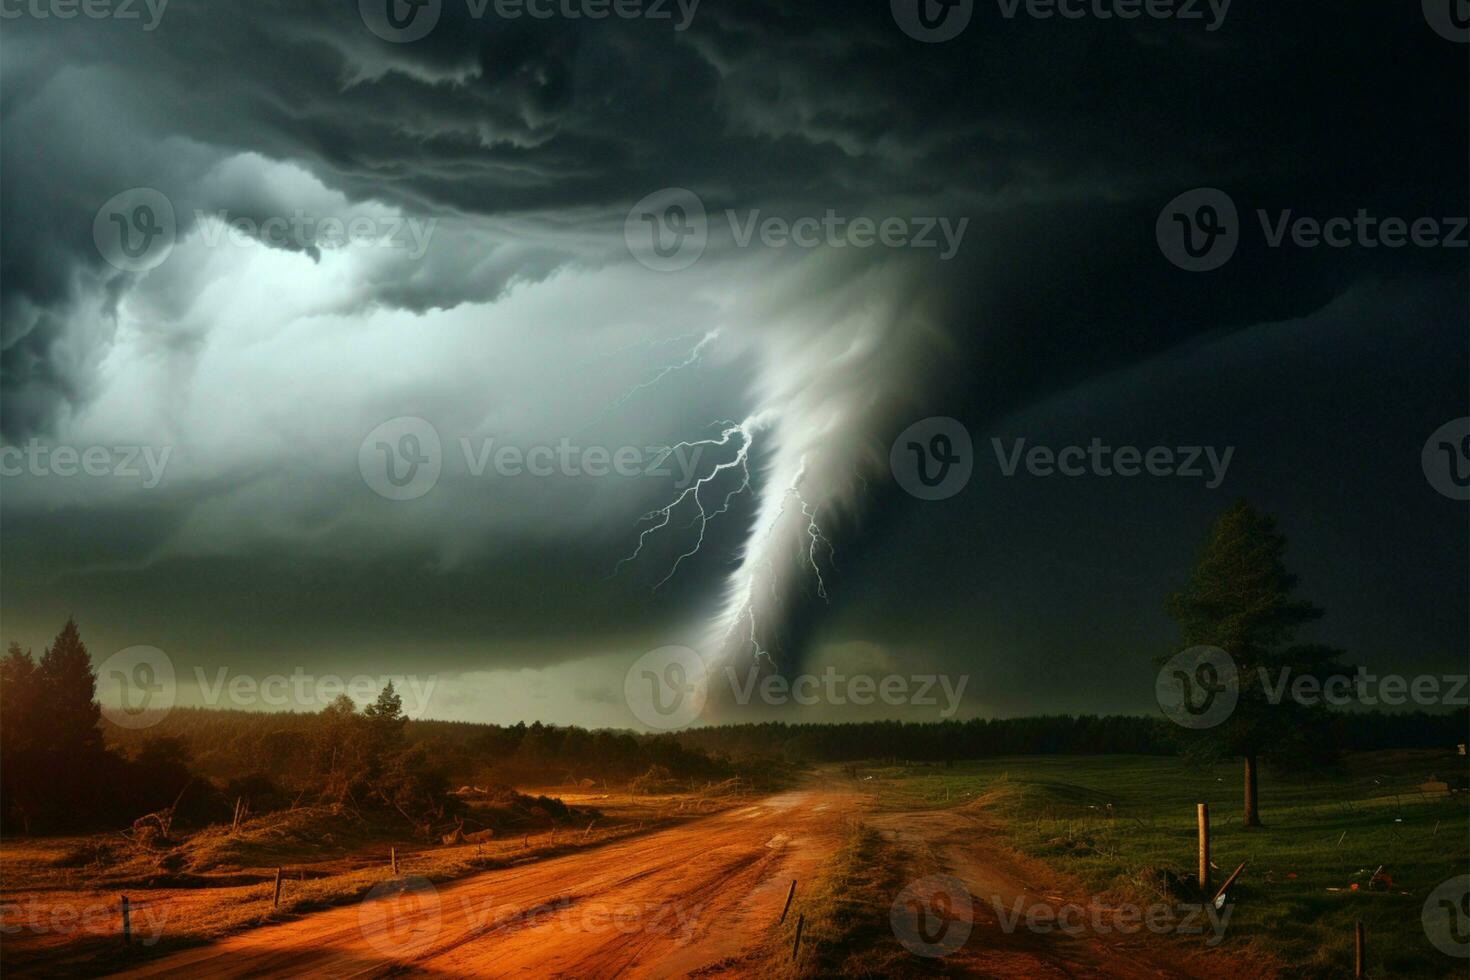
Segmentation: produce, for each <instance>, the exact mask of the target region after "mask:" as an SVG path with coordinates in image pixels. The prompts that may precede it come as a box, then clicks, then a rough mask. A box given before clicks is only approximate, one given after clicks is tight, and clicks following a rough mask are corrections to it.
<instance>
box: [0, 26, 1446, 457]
mask: <svg viewBox="0 0 1470 980" xmlns="http://www.w3.org/2000/svg"><path fill="white" fill-rule="evenodd" d="M1334 20H1335V23H1334V25H1333V28H1332V31H1331V32H1330V33H1331V40H1330V41H1329V40H1328V36H1329V32H1328V31H1327V29H1326V25H1325V24H1324V23H1323V19H1322V17H1321V15H1320V14H1319V13H1318V12H1317V11H1314V10H1312V9H1309V8H1305V7H1301V6H1295V5H1279V4H1278V5H1271V6H1270V7H1269V8H1250V7H1244V6H1240V5H1237V6H1236V7H1235V8H1234V9H1233V10H1232V11H1231V12H1230V17H1229V19H1228V21H1227V22H1226V23H1225V24H1224V25H1223V26H1222V27H1221V28H1220V29H1219V30H1217V31H1214V32H1206V31H1205V30H1204V29H1203V27H1199V26H1192V25H1189V24H1185V23H1180V22H1175V21H1134V22H1123V21H1098V20H1091V21H1078V22H1071V21H1067V22H1062V21H1057V20H1052V21H1044V20H1034V19H1029V18H1026V17H1024V16H1023V17H1019V18H1015V19H1006V18H1003V17H1001V16H1000V15H999V10H998V8H995V9H992V8H991V6H990V5H986V4H981V5H979V8H978V9H977V12H976V15H975V21H974V22H973V23H972V25H971V27H970V28H969V29H968V30H967V32H966V33H965V34H963V35H961V37H960V38H958V39H956V40H955V41H953V42H950V43H947V44H919V43H916V42H914V41H912V40H910V39H909V38H908V37H906V36H905V35H903V34H902V32H900V31H899V30H897V28H896V27H895V26H894V23H893V21H892V19H891V16H890V14H889V12H888V10H887V7H886V5H883V4H876V3H875V4H859V5H853V4H850V3H840V2H836V0H833V2H826V3H811V4H802V5H799V6H793V5H788V4H777V3H738V4H737V3H731V2H725V3H721V2H718V0H706V2H705V3H703V4H701V5H700V6H699V7H698V8H697V11H696V14H695V16H694V18H693V20H692V22H691V24H690V25H689V28H688V29H687V30H686V31H682V32H679V31H675V30H674V29H673V25H672V24H670V23H668V22H660V21H649V20H637V21H626V20H619V19H608V20H602V21H591V20H572V21H569V20H565V19H561V18H556V19H551V20H535V19H531V18H529V17H522V18H520V19H516V20H505V19H502V18H499V17H497V16H496V15H495V13H494V8H493V7H492V8H490V9H489V10H488V11H487V12H486V15H485V16H483V17H479V18H475V17H472V16H471V13H470V8H469V6H468V5H467V4H464V3H461V2H454V0H451V2H447V3H445V5H444V12H443V15H442V17H441V19H440V21H439V24H438V26H437V27H436V29H435V30H433V31H432V32H431V33H430V34H429V36H428V37H426V38H424V39H423V40H421V41H418V42H415V43H412V44H390V43H387V42H384V41H382V40H380V39H378V38H377V37H375V36H374V35H373V34H372V33H370V32H369V31H368V30H367V29H366V28H365V26H364V23H363V21H362V19H361V18H360V17H359V16H358V12H357V11H356V10H355V9H354V6H353V5H352V4H343V3H329V2H318V3H298V2H284V0H282V2H273V3H249V4H246V3H202V2H201V3H186V2H183V0H175V2H174V3H172V4H170V5H169V6H168V7H167V8H166V11H165V13H164V16H163V18H162V20H161V22H160V25H159V27H158V28H157V30H155V31H151V32H149V31H143V30H141V29H139V28H138V26H137V25H136V24H133V23H130V22H122V21H86V20H73V21H56V20H49V21H34V20H30V19H27V18H22V19H20V20H16V21H11V22H8V24H7V42H6V48H7V58H6V70H5V75H6V89H7V94H6V97H5V108H4V121H5V125H6V130H7V140H6V147H5V151H4V164H5V170H6V173H7V174H8V175H9V179H8V180H7V182H6V191H5V201H4V204H5V210H6V214H7V225H8V228H9V229H10V234H8V235H7V236H6V241H5V244H4V267H5V271H6V277H5V279H6V282H5V286H4V289H5V296H4V304H5V308H4V319H5V323H6V331H5V365H4V370H5V380H6V382H7V384H6V389H7V394H6V399H7V401H6V411H5V413H4V414H5V417H6V427H7V431H8V432H10V433H11V434H12V435H18V434H21V433H24V432H28V431H31V430H32V429H33V428H34V427H35V425H36V424H38V423H39V422H40V421H41V420H42V419H43V418H44V416H45V405H46V403H47V402H48V401H50V402H52V403H53V404H66V403H75V402H77V401H78V400H81V399H84V398H85V397H86V384H87V382H86V380H85V378H86V370H85V369H86V366H87V364H86V362H87V357H86V355H85V354H83V353H80V352H74V351H72V352H68V351H62V350H60V349H59V348H60V347H64V346H66V345H65V344H63V343H62V341H61V340H60V339H59V338H58V337H57V334H58V333H59V332H63V331H66V330H67V329H70V328H68V327H66V326H65V325H64V324H63V322H62V318H61V317H59V316H57V315H56V311H57V309H58V307H59V306H61V305H63V304H65V303H66V302H68V301H69V300H70V299H72V298H73V297H74V296H75V295H76V291H77V290H78V288H79V285H78V278H79V276H81V275H83V274H84V273H85V274H87V275H90V276H95V275H98V274H100V273H102V272H103V271H104V270H103V268H102V267H101V266H100V263H99V261H98V259H97V256H96V253H95V249H94V248H93V245H92V243H91V241H90V237H89V230H90V222H89V220H87V219H88V218H89V217H90V215H91V214H92V213H93V212H94V211H95V209H96V207H97V206H98V205H99V204H100V203H101V202H102V201H104V200H106V199H107V198H108V197H109V196H111V194H112V193H114V192H115V191H116V190H118V189H121V188H124V187H128V186H135V185H150V186H160V188H161V189H163V190H164V191H165V192H166V193H169V194H170V195H173V196H177V197H178V198H179V201H180V203H181V204H182V205H183V207H182V208H181V215H180V220H181V222H182V224H183V227H182V228H181V233H187V231H188V229H189V227H190V225H191V223H192V212H193V209H194V208H195V207H202V208H205V209H216V208H228V209H230V210H231V211H232V212H234V213H236V214H244V215H249V214H251V213H255V212H257V211H260V210H262V209H265V210H268V209H271V208H276V209H277V210H279V208H280V205H282V204H283V203H285V202H281V201H279V200H275V199H272V198H271V197H269V196H268V195H265V196H263V195H262V192H261V191H260V189H258V188H250V187H248V186H228V185H221V184H220V182H218V181H213V182H206V181H205V173H206V172H207V171H208V169H209V168H211V167H212V166H213V165H215V164H217V163H218V161H219V160H221V159H222V158H225V157H227V156H229V155H232V154H236V153H242V152H249V153H258V154H261V155H262V156H264V157H266V158H268V159H276V160H285V161H292V162H294V163H296V164H299V165H301V166H304V167H306V168H307V169H309V170H310V171H311V172H312V173H313V174H315V175H316V176H317V177H318V178H319V179H320V180H322V181H323V182H325V183H326V184H327V186H329V187H332V188H337V189H340V190H342V191H343V192H344V193H346V194H347V195H348V197H349V198H351V199H352V200H367V199H373V200H378V201H382V202H387V203H390V204H393V205H397V206H401V207H404V208H406V209H408V210H410V211H412V212H414V213H418V214H439V215H453V214H461V213H465V214H476V215H508V214H525V213H537V214H542V215H559V216H560V217H559V218H558V219H557V220H560V221H564V222H572V221H575V220H576V218H577V216H576V210H577V209H579V208H585V209H592V210H591V211H590V212H588V213H587V214H584V215H583V216H582V217H583V219H585V218H587V217H590V216H591V215H593V214H596V213H598V212H600V211H603V210H604V209H613V210H615V209H616V207H617V206H620V205H621V206H623V207H626V205H627V204H628V203H629V202H631V201H632V200H635V199H637V198H638V197H641V196H642V195H643V194H645V193H647V192H648V191H650V190H652V189H654V188H658V187H662V186H675V185H677V186H690V187H693V188H694V189H696V190H698V191H699V192H701V193H702V194H705V195H707V197H708V203H710V204H711V205H712V206H716V207H718V206H725V205H729V206H744V207H755V206H762V205H766V206H770V205H772V204H775V203H778V202H787V203H791V204H793V205H794V206H796V207H799V208H800V207H805V208H811V207H828V206H832V207H839V208H849V209H850V208H853V207H857V206H861V204H862V203H864V202H867V201H871V200H873V199H882V198H890V199H891V198H902V197H913V198H917V199H918V200H920V201H925V202H928V204H929V205H930V206H931V207H933V208H939V207H949V208H953V209H966V208H968V209H970V210H971V211H973V210H975V209H981V208H985V207H987V206H988V205H993V204H995V203H1002V204H1006V203H1009V204H1017V205H1021V206H1023V207H1024V206H1025V205H1026V204H1027V203H1029V202H1039V203H1042V204H1047V203H1052V202H1056V203H1059V204H1061V205H1063V206H1064V208H1065V207H1066V206H1070V207H1072V208H1077V209H1080V208H1089V209H1091V208H1095V207H1096V206H1098V205H1104V206H1108V207H1116V208H1118V212H1117V213H1118V216H1119V217H1120V218H1122V217H1125V216H1126V217H1127V218H1128V219H1129V221H1130V222H1132V224H1130V225H1128V226H1127V227H1132V228H1137V227H1139V226H1138V225H1137V222H1136V220H1135V218H1143V217H1146V215H1147V213H1148V212H1149V211H1150V210H1151V209H1156V207H1157V206H1158V205H1159V204H1161V203H1162V200H1167V198H1168V197H1169V196H1172V192H1173V191H1174V189H1175V188H1181V187H1183V186H1188V185H1195V184H1200V183H1203V182H1206V181H1208V182H1213V183H1215V184H1220V185H1229V186H1231V187H1232V188H1237V189H1249V190H1251V191H1253V192H1256V194H1257V195H1258V197H1259V198H1261V199H1265V198H1269V199H1270V201H1271V203H1273V204H1274V203H1279V204H1281V205H1282V206H1293V205H1294V206H1298V207H1306V206H1309V205H1311V204H1318V203H1320V204H1322V205H1324V206H1327V207H1330V208H1335V209H1341V208H1343V207H1348V206H1357V205H1359V204H1361V203H1363V202H1364V201H1365V200H1366V201H1367V202H1368V203H1372V204H1376V205H1377V206H1380V207H1384V208H1388V207H1392V206H1400V205H1402V206H1410V207H1417V208H1419V209H1430V208H1432V207H1435V206H1439V205H1449V204H1453V203H1455V201H1454V197H1453V195H1451V196H1450V197H1449V198H1448V199H1447V198H1446V196H1445V195H1444V193H1443V192H1442V191H1441V190H1440V189H1442V188H1452V187H1455V186H1457V183H1458V182H1457V180H1456V178H1455V175H1457V174H1458V172H1459V164H1460V162H1462V161H1463V154H1460V153H1457V152H1456V151H1457V150H1458V149H1462V147H1461V146H1460V144H1459V142H1458V138H1459V136H1461V135H1462V133H1463V130H1462V129H1461V130H1459V131H1457V130H1456V128H1455V127H1453V126H1447V125H1445V122H1444V120H1445V119H1446V118H1447V117H1452V116H1453V115H1454V113H1453V112H1451V111H1450V110H1452V109H1454V108H1455V107H1456V106H1459V107H1461V108H1463V106H1464V85H1463V84H1462V83H1463V77H1459V75H1458V74H1457V71H1456V69H1457V66H1458V67H1463V65H1461V64H1460V63H1459V62H1460V61H1463V59H1459V61H1457V59H1456V57H1454V51H1453V47H1452V46H1451V45H1449V44H1447V43H1446V42H1444V41H1443V40H1442V39H1441V38H1439V37H1438V36H1436V35H1435V34H1433V33H1432V32H1431V31H1430V30H1428V29H1427V27H1426V25H1425V24H1424V23H1423V22H1422V20H1421V19H1420V18H1419V17H1418V16H1417V12H1416V11H1412V10H1410V11H1397V10H1388V9H1383V8H1381V7H1380V8H1374V7H1370V6H1368V5H1362V9H1361V10H1357V11H1355V12H1354V16H1353V17H1352V18H1349V17H1348V16H1347V14H1346V12H1342V11H1340V12H1339V13H1338V14H1337V15H1336V16H1335V18H1334ZM1405 65H1413V66H1414V67H1415V71H1414V72H1413V74H1412V75H1411V74H1410V73H1408V72H1406V71H1405V70H1404V67H1403V66H1405ZM1461 115H1462V116H1463V114H1461ZM1161 196H1162V197H1161ZM1130 203H1132V204H1136V205H1137V208H1138V210H1137V213H1136V215H1135V214H1133V213H1131V212H1130V211H1129V204H1130ZM996 213H997V215H998V216H1004V217H1005V218H1007V219H1009V218H1010V213H1009V212H1008V211H1005V210H1001V211H999V212H996ZM1091 213H1096V212H1091ZM1080 221H1084V219H1082V218H1080V217H1079V216H1078V213H1077V212H1076V211H1071V212H1068V211H1066V210H1065V209H1064V210H1061V211H1059V213H1058V224H1061V225H1062V226H1063V227H1061V228H1055V229H1052V230H1048V231H1047V233H1046V234H1045V237H1044V239H1043V241H1044V243H1045V247H1044V248H1043V249H1042V252H1043V254H1045V253H1046V252H1049V251H1050V250H1051V249H1052V248H1054V247H1055V245H1056V244H1057V238H1058V236H1059V235H1061V236H1062V237H1063V239H1064V240H1065V238H1067V237H1071V238H1074V239H1075V238H1082V237H1083V236H1084V235H1085V236H1087V240H1090V241H1092V242H1094V243H1096V244H1099V245H1100V244H1101V242H1099V241H1098V239H1097V237H1096V235H1095V232H1094V230H1093V229H1090V228H1088V227H1087V226H1086V224H1085V223H1083V224H1077V225H1076V226H1075V228H1074V232H1073V234H1072V235H1071V236H1067V235H1066V234H1065V232H1066V228H1065V226H1066V225H1067V224H1070V223H1074V222H1080ZM1113 227H1125V226H1124V225H1122V224H1118V223H1115V224H1114V226H1113ZM1105 240H1106V239H1105V238H1104V239H1103V241H1105ZM1015 244H1017V245H1019V247H1020V248H1021V249H1022V251H1021V252H1020V253H1019V254H1017V255H1014V256H1013V258H1012V261H1014V262H1025V261H1026V260H1027V259H1028V258H1029V257H1030V255H1031V254H1032V249H1028V248H1027V247H1026V246H1027V245H1028V243H1026V242H1020V243H1015ZM1033 248H1034V246H1033ZM1140 257H1142V256H1140ZM515 258H516V260H517V261H518V262H522V263H524V264H525V266H527V269H526V273H527V274H528V275H531V276H533V277H534V276H542V275H545V274H546V273H547V271H548V268H549V267H550V266H554V265H555V264H556V261H557V259H556V257H555V256H554V254H552V253H551V252H549V251H543V252H542V253H540V254H539V256H516V257H515ZM1395 258H1398V257H1395ZM1083 261H1084V262H1085V261H1087V260H1086V258H1085V257H1083ZM108 271H110V270H108ZM477 271H478V270H472V269H467V268H466V267H465V266H464V265H463V264H462V263H456V262H439V263H437V265H436V267H434V268H430V269H428V270H425V271H424V272H421V273H420V274H419V275H418V276H417V277H416V279H415V281H414V282H413V283H412V284H411V285H410V284H407V283H403V282H385V283H381V284H378V286H379V288H376V289H374V290H373V293H374V294H375V295H376V296H377V297H378V298H379V299H381V300H382V301H383V302H386V303H390V304H395V305H404V306H408V307H410V308H415V309H424V308H428V307H429V306H432V305H434V304H435V302H436V301H437V302H438V303H441V304H453V303H455V302H457V301H461V300H464V299H475V298H487V297H493V296H494V295H496V289H497V287H503V285H504V284H505V283H506V282H507V281H509V280H510V279H511V278H513V277H514V275H515V273H516V271H517V270H516V269H514V268H511V269H506V270H504V271H502V272H500V273H499V274H498V275H492V276H488V277H481V276H476V277H475V281H476V284H477V285H476V286H475V287H467V278H468V276H467V274H468V273H472V272H477ZM1078 271H1079V272H1081V273H1085V272H1086V271H1087V270H1085V269H1081V270H1078ZM1117 271H1118V272H1120V273H1123V274H1127V273H1126V270H1121V269H1120V270H1117ZM487 279H488V280H489V281H490V282H492V283H494V284H496V285H492V286H486V285H484V283H485V281H486V280H487ZM1311 285H1312V284H1308V288H1310V287H1311ZM436 291H438V293H439V295H438V296H437V300H436V297H435V296H434V293H435V292H436ZM1058 292H1060V291H1058V290H1053V293H1054V294H1055V293H1058ZM1272 292H1273V293H1274V292H1275V291H1274V290H1273V291H1272ZM1322 299H1323V296H1322V295H1320V294H1319V295H1317V296H1315V297H1314V301H1316V302H1318V303H1320V302H1321V301H1322ZM1291 301H1292V299H1291V297H1286V298H1285V302H1288V303H1290V302H1291ZM93 329H94V333H93V334H92V335H89V336H87V337H84V338H81V339H80V340H78V341H77V346H79V347H82V348H88V349H90V348H93V347H95V346H96V345H97V344H99V343H104V344H105V342H106V329H105V327H102V326H97V327H95V328H93Z"/></svg>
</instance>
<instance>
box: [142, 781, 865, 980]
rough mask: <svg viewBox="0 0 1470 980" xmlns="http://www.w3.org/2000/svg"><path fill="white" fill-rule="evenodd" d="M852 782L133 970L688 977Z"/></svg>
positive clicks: (734, 962)
mask: <svg viewBox="0 0 1470 980" xmlns="http://www.w3.org/2000/svg"><path fill="white" fill-rule="evenodd" d="M862 803H863V798H862V797H860V796H857V795H855V794H850V793H843V792H830V791H819V790H799V791H794V792H790V793H783V794H780V795H777V796H773V797H768V798H766V799H764V800H762V801H760V802H758V803H754V804H752V805H749V806H744V807H740V808H737V809H735V810H731V811H727V812H725V813H721V814H717V815H715V816H711V817H708V818H705V819H702V820H697V821H694V822H692V823H689V824H685V825H683V826H680V827H677V828H674V829H671V830H666V831H662V832H659V833H655V834H650V835H648V836H645V837H641V838H637V839H634V840H627V841H622V842H619V843H615V844H610V845H608V846H606V847H601V848H597V849H595V850H591V851H585V852H579V853H576V854H569V855H566V856H564V857H559V858H554V859H551V860H546V861H540V862H536V863H533V864H526V865H522V866H519V867H515V868H508V869H504V870H500V871H489V872H485V873H483V874H478V875H475V876H473V877H470V878H465V879H461V880H459V881H454V882H446V883H443V884H440V885H438V886H431V885H429V884H428V883H427V882H420V883H418V884H419V887H413V884H414V883H413V882H412V880H410V882H409V885H410V887H408V888H407V889H399V888H397V887H393V888H391V889H385V890H384V891H383V893H382V894H378V895H373V896H369V898H368V899H367V900H365V901H364V902H362V903H360V904H357V905H352V906H344V907H341V908H335V909H329V910H326V911H322V912H316V913H312V914H310V915H306V916H304V917H302V918H300V919H297V920H294V921H290V922H284V923H281V924H280V925H273V926H266V927H263V928H260V929H255V930H252V931H250V932H246V933H241V934H239V935H236V936H232V937H230V938H228V939H225V940H222V941H220V942H217V943H213V944H211V945H209V946H204V947H200V948H199V949H194V950H188V951H185V952H182V953H178V954H176V955H173V956H169V957H166V958H164V959H160V960H157V961H154V962H152V963H149V964H146V965H145V966H143V967H140V968H138V969H137V970H135V971H132V972H130V973H127V974H123V975H124V976H133V977H165V976H191V977H197V976H208V977H245V976H256V977H258V976H265V975H281V976H284V975H297V974H302V973H310V974H311V975H312V976H314V977H320V978H327V977H371V976H384V975H389V974H393V975H402V974H413V973H423V974H445V975H455V976H471V975H474V976H488V977H514V976H528V977H530V976H535V977H557V976H566V977H608V976H614V975H616V976H628V977H678V976H688V975H690V974H691V973H694V972H696V971H700V972H701V973H702V975H704V976H718V975H720V974H722V973H728V972H740V961H741V958H742V957H744V956H748V955H750V953H751V951H752V950H751V947H752V946H753V945H754V943H753V940H754V939H755V938H757V937H760V936H762V935H763V934H764V932H765V930H766V928H767V927H768V926H769V925H770V924H771V923H772V922H773V921H775V919H776V918H778V917H779V916H780V913H781V906H782V904H783V903H784V902H785V900H786V892H787V889H788V887H789V886H790V883H791V880H792V879H793V878H798V879H802V880H808V879H810V877H811V875H812V873H813V872H814V870H815V869H816V868H817V867H818V866H819V865H820V862H821V860H822V859H823V858H824V857H825V856H826V855H827V854H829V853H830V852H831V850H832V849H833V848H834V847H836V846H837V844H838V843H839V842H840V839H841V836H842V834H843V832H844V819H843V817H844V816H845V815H846V814H848V813H852V812H854V811H855V810H857V809H858V808H859V807H860V806H861V805H862Z"/></svg>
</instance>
